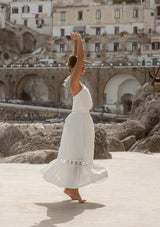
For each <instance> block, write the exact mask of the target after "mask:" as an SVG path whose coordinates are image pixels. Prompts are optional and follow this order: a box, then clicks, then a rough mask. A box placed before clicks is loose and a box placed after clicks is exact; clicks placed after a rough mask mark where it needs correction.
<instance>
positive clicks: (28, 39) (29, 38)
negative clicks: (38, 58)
mask: <svg viewBox="0 0 160 227" xmlns="http://www.w3.org/2000/svg"><path fill="white" fill-rule="evenodd" d="M22 43H23V44H22V51H23V52H24V53H31V52H33V51H34V50H35V45H36V41H35V37H34V36H33V35H32V34H31V33H29V32H25V33H23V35H22Z"/></svg>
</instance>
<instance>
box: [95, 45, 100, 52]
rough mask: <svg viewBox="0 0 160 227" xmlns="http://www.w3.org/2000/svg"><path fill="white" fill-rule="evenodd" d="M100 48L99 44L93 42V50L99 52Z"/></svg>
mask: <svg viewBox="0 0 160 227" xmlns="http://www.w3.org/2000/svg"><path fill="white" fill-rule="evenodd" d="M100 50H101V44H100V43H95V52H99V51H100Z"/></svg>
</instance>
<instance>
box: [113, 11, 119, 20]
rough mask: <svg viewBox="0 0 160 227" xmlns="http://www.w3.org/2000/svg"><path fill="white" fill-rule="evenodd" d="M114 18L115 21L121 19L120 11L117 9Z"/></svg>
mask: <svg viewBox="0 0 160 227" xmlns="http://www.w3.org/2000/svg"><path fill="white" fill-rule="evenodd" d="M114 18H115V19H119V18H120V10H119V9H116V10H115V11H114Z"/></svg>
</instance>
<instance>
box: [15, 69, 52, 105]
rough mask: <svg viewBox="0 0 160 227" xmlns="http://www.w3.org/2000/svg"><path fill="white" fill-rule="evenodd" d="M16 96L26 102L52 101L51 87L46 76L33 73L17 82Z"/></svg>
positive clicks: (25, 75) (27, 74)
mask: <svg viewBox="0 0 160 227" xmlns="http://www.w3.org/2000/svg"><path fill="white" fill-rule="evenodd" d="M14 96H15V97H16V98H18V99H22V100H25V101H31V102H39V103H43V102H49V101H50V100H51V87H50V85H49V83H48V81H47V80H46V79H45V78H44V76H42V75H41V74H39V73H37V72H34V71H33V72H32V71H31V72H29V73H26V74H24V75H23V76H22V77H21V78H20V79H19V80H18V81H17V83H16V85H15V90H14Z"/></svg>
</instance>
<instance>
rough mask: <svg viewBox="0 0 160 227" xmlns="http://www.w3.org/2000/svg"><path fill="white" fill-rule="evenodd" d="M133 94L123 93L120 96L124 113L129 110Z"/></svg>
mask: <svg viewBox="0 0 160 227" xmlns="http://www.w3.org/2000/svg"><path fill="white" fill-rule="evenodd" d="M132 100H133V95H132V94H124V95H123V96H122V97H121V104H122V105H123V111H124V113H129V112H130V111H131V106H132Z"/></svg>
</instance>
